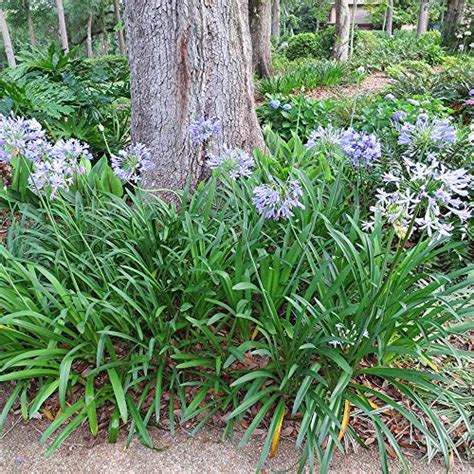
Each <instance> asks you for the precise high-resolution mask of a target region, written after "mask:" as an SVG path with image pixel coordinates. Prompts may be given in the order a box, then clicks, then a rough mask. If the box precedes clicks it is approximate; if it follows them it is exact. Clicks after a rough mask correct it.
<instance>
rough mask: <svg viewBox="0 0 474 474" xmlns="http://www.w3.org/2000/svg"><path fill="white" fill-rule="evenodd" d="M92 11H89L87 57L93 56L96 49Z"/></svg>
mask: <svg viewBox="0 0 474 474" xmlns="http://www.w3.org/2000/svg"><path fill="white" fill-rule="evenodd" d="M92 19H93V15H92V12H91V13H89V21H88V22H87V57H88V58H92V57H93V56H94V51H93V49H92Z"/></svg>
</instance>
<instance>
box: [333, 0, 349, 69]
mask: <svg viewBox="0 0 474 474" xmlns="http://www.w3.org/2000/svg"><path fill="white" fill-rule="evenodd" d="M335 10H336V40H335V42H334V47H333V50H332V57H333V58H334V59H337V60H339V61H347V60H348V59H349V33H350V15H349V2H348V0H336V2H335Z"/></svg>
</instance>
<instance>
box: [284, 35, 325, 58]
mask: <svg viewBox="0 0 474 474" xmlns="http://www.w3.org/2000/svg"><path fill="white" fill-rule="evenodd" d="M320 55H321V48H320V43H319V39H318V36H317V35H315V34H314V33H300V34H299V35H295V36H293V37H291V38H290V40H289V41H288V48H287V49H286V57H287V58H288V59H289V60H290V61H294V60H295V59H301V58H319V57H320Z"/></svg>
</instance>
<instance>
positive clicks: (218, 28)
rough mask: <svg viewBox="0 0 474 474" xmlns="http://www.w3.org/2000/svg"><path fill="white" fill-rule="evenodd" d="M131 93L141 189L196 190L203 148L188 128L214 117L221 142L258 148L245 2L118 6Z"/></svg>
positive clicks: (137, 0) (162, 0)
mask: <svg viewBox="0 0 474 474" xmlns="http://www.w3.org/2000/svg"><path fill="white" fill-rule="evenodd" d="M125 18H126V33H127V45H128V52H129V58H130V70H131V92H132V138H133V140H134V141H135V142H141V143H144V144H145V145H147V146H148V147H149V149H150V150H151V153H152V161H153V163H154V166H153V168H152V169H150V170H149V171H147V172H146V173H145V174H144V179H143V185H144V186H145V187H146V188H149V189H156V188H161V189H163V188H166V189H177V188H183V187H184V186H185V185H186V183H187V182H189V183H190V184H191V185H192V186H194V185H196V184H197V183H198V182H199V180H200V179H202V177H204V176H206V174H207V172H208V170H207V167H206V164H205V160H206V156H207V153H208V151H209V150H208V148H209V147H210V146H211V145H209V144H206V143H204V144H197V143H194V142H193V141H192V140H191V136H190V133H189V125H190V123H192V122H193V121H194V120H196V119H198V118H200V117H216V118H218V119H219V121H220V124H221V128H222V132H221V133H220V134H219V135H218V136H217V137H216V139H215V141H214V142H213V148H215V149H216V150H219V149H221V147H222V146H223V145H224V144H225V145H227V146H229V147H232V148H240V149H242V150H245V151H248V152H251V151H252V150H253V149H254V147H257V146H258V147H264V143H263V136H262V131H261V129H260V126H259V124H258V121H257V116H256V113H255V102H254V89H253V80H252V63H251V45H250V31H249V25H248V0H214V1H213V2H202V1H201V0H189V1H186V2H183V1H182V0H148V1H144V0H128V1H127V2H126V8H125Z"/></svg>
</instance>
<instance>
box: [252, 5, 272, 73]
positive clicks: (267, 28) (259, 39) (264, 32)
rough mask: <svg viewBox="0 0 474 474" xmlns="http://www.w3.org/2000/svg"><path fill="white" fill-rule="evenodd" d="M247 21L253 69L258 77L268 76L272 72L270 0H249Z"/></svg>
mask: <svg viewBox="0 0 474 474" xmlns="http://www.w3.org/2000/svg"><path fill="white" fill-rule="evenodd" d="M249 21H250V35H251V38H252V63H253V70H254V72H255V73H257V74H258V75H259V76H260V77H269V76H271V75H272V73H273V68H272V45H271V34H272V30H271V25H272V5H271V0H250V1H249Z"/></svg>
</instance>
